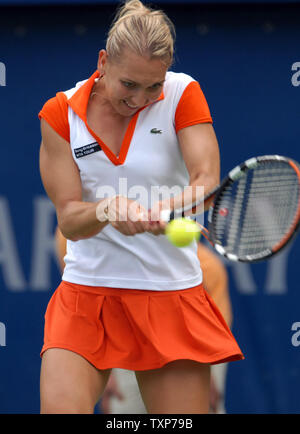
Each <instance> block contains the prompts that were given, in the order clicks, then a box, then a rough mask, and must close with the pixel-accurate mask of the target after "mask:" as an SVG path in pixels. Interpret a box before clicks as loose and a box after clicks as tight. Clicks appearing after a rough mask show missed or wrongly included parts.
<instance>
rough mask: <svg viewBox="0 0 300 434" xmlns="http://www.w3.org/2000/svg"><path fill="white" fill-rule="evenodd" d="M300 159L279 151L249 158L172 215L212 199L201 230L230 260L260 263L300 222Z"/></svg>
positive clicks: (284, 242)
mask: <svg viewBox="0 0 300 434" xmlns="http://www.w3.org/2000/svg"><path fill="white" fill-rule="evenodd" d="M299 167H300V166H299V164H298V163H297V162H296V161H294V160H291V159H290V158H286V157H282V156H279V155H266V156H261V157H255V158H250V159H249V160H247V161H245V162H244V163H242V164H240V165H238V166H236V167H235V168H234V169H232V170H231V171H230V172H229V174H228V175H227V176H226V177H225V178H224V179H223V181H222V183H221V184H220V186H218V187H217V188H215V189H214V190H213V191H211V192H210V193H209V194H207V195H206V196H205V197H204V198H203V199H202V200H201V201H198V202H194V203H192V204H191V205H190V206H188V207H185V208H181V209H176V210H173V211H172V212H171V213H170V214H169V218H168V220H169V221H171V220H173V219H175V218H180V217H184V216H185V215H190V214H191V212H192V216H191V217H192V218H194V217H195V216H196V215H195V214H194V213H197V207H198V208H199V205H200V204H202V208H203V204H204V205H205V203H206V202H208V201H209V200H211V199H212V198H213V203H212V205H211V206H210V208H209V213H208V222H209V226H208V228H209V229H206V228H205V227H203V226H202V225H200V226H201V228H200V230H201V232H202V234H203V236H204V237H205V238H207V239H208V241H209V242H210V243H211V244H212V246H213V247H214V248H215V249H216V250H217V252H218V253H219V254H221V255H223V256H225V257H226V258H228V259H230V260H232V261H241V262H258V261H261V260H265V259H267V258H270V257H271V256H273V255H275V254H276V253H278V252H279V251H280V250H281V249H282V248H283V247H284V246H286V245H287V244H288V242H289V241H291V239H292V238H293V236H294V235H295V234H296V231H297V229H298V227H299V221H300V170H299Z"/></svg>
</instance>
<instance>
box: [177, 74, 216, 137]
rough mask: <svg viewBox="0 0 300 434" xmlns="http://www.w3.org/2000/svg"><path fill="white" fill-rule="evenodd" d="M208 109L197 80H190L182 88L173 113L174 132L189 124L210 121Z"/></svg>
mask: <svg viewBox="0 0 300 434" xmlns="http://www.w3.org/2000/svg"><path fill="white" fill-rule="evenodd" d="M212 122H213V121H212V117H211V114H210V110H209V107H208V104H207V101H206V99H205V96H204V94H203V92H202V90H201V87H200V85H199V83H198V82H197V81H192V82H191V83H190V84H189V85H188V86H187V87H186V88H185V90H184V92H183V94H182V95H181V98H180V100H179V103H178V105H177V108H176V113H175V130H176V133H177V132H178V131H179V130H181V129H182V128H186V127H189V126H191V125H196V124H202V123H212Z"/></svg>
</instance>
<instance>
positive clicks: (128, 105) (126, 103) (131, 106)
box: [123, 99, 139, 110]
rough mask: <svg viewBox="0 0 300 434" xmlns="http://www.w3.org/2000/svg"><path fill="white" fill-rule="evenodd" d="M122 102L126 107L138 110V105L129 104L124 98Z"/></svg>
mask: <svg viewBox="0 0 300 434" xmlns="http://www.w3.org/2000/svg"><path fill="white" fill-rule="evenodd" d="M123 103H124V104H125V105H126V107H128V108H130V110H138V109H139V107H138V106H133V105H130V104H129V103H128V102H127V101H126V100H125V99H123Z"/></svg>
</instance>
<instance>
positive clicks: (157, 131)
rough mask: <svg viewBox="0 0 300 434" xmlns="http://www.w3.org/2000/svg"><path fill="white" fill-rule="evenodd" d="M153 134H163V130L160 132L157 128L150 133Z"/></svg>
mask: <svg viewBox="0 0 300 434" xmlns="http://www.w3.org/2000/svg"><path fill="white" fill-rule="evenodd" d="M150 133H151V134H161V133H162V130H158V129H157V128H152V130H151V131H150Z"/></svg>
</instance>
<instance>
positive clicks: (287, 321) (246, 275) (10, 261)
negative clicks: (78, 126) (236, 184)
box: [0, 1, 300, 413]
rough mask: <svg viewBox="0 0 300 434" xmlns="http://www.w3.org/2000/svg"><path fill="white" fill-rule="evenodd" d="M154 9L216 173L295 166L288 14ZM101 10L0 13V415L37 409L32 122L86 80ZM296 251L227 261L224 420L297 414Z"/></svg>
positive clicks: (262, 9) (264, 8) (43, 209)
mask: <svg viewBox="0 0 300 434" xmlns="http://www.w3.org/2000/svg"><path fill="white" fill-rule="evenodd" d="M0 3H2V4H3V3H7V2H0ZM12 3H13V2H10V4H12ZM18 3H25V1H24V2H18ZM26 3H28V2H26ZM31 3H34V2H31ZM35 3H39V4H42V3H46V2H41V1H40V2H35ZM47 3H50V2H47ZM52 3H55V2H52ZM69 3H70V2H69ZM74 3H76V2H74ZM93 3H96V2H93ZM98 3H100V2H98ZM155 3H156V4H158V3H161V2H158V1H157V2H155ZM166 3H169V4H165V5H160V7H163V8H164V10H165V11H166V12H167V13H168V14H169V16H170V18H171V19H172V20H173V21H174V23H175V25H176V28H177V45H176V47H177V50H176V63H175V65H174V67H173V70H175V71H183V72H186V73H188V74H190V75H192V76H193V77H194V78H195V79H197V80H198V81H199V82H200V84H201V87H202V89H203V91H204V93H205V96H206V98H207V100H208V103H209V106H210V109H211V113H212V116H213V119H214V127H215V130H216V133H217V137H218V140H219V144H220V149H221V159H222V175H225V174H226V172H227V171H228V170H230V169H231V168H232V167H233V166H234V165H235V164H238V163H240V162H241V161H242V160H245V159H247V158H249V157H251V156H255V155H263V154H275V153H278V154H282V155H288V156H290V157H293V158H295V159H296V160H298V161H300V150H299V138H300V121H299V115H300V106H299V98H300V87H299V86H298V84H300V78H299V79H298V76H296V75H295V76H294V82H293V83H294V85H293V83H292V76H293V75H294V74H296V73H297V68H298V70H299V69H300V64H299V66H298V67H297V65H296V70H294V71H292V65H293V64H295V63H296V62H300V54H299V40H300V27H299V20H300V5H299V4H288V3H285V2H282V4H261V5H259V4H225V2H220V3H224V4H223V5H221V4H219V5H215V4H212V2H210V4H200V3H208V2H193V3H194V4H188V5H187V4H176V5H175V4H173V5H172V4H170V2H166ZM173 3H175V2H173ZM176 3H177V2H176ZM196 3H198V4H196ZM235 3H237V2H235ZM240 3H242V2H240ZM253 3H258V2H253ZM276 3H278V2H276ZM113 13H114V6H112V5H101V6H96V5H94V6H86V5H85V6H82V5H81V6H78V5H77V6H73V7H70V6H52V7H46V6H43V7H39V6H34V7H21V6H18V7H0V62H2V63H3V64H5V67H6V86H0V114H1V116H0V129H1V136H0V137H1V145H0V146H1V148H0V149H1V156H0V158H1V165H0V168H1V170H0V322H1V323H2V324H4V325H5V329H6V330H5V331H6V333H5V335H4V336H3V333H1V335H0V345H2V346H0V375H1V379H0V413H38V412H39V372H40V357H39V351H40V349H41V346H42V339H43V315H44V312H45V309H46V306H47V303H48V301H49V299H50V297H51V294H52V293H53V291H54V290H55V288H56V286H57V284H58V282H59V277H60V276H59V269H58V265H57V262H56V259H55V254H54V243H53V233H54V228H55V224H56V220H55V213H54V209H53V206H52V205H51V204H50V203H49V201H48V199H47V198H46V196H45V193H44V190H43V187H42V184H41V181H40V176H39V168H38V157H39V145H40V129H39V121H38V118H37V114H38V112H39V110H40V109H41V107H42V106H43V104H44V102H45V101H46V100H47V99H48V98H50V97H52V96H54V95H55V93H56V92H57V91H59V90H66V89H69V88H71V87H73V85H74V83H75V82H77V81H80V80H83V79H85V78H88V77H89V76H90V75H91V74H92V73H93V72H94V70H95V69H96V62H97V54H98V51H99V49H101V48H103V47H104V45H105V37H106V32H107V30H108V25H109V23H110V21H111V19H112V17H113ZM0 82H1V79H0ZM299 253H300V242H299V239H297V240H296V241H295V242H294V244H293V245H292V246H291V247H290V248H289V249H287V250H285V251H283V253H282V254H280V255H279V256H278V257H277V258H274V259H273V260H271V261H269V262H266V263H262V264H256V265H252V266H249V265H245V264H229V263H226V266H227V267H228V272H229V277H230V293H231V298H232V303H233V313H234V328H233V331H234V334H235V336H236V339H237V341H238V342H239V344H240V346H241V348H242V350H243V352H244V354H245V357H246V359H245V360H244V361H241V362H234V363H231V364H230V366H229V371H228V380H227V387H226V407H227V411H228V412H229V413H299V412H300V402H299V399H298V391H299V390H300V375H299V366H300V347H298V346H297V345H298V341H297V339H294V341H293V342H294V345H293V344H292V336H293V334H294V333H295V331H292V325H293V324H294V323H296V322H298V321H300V312H299V305H300V296H299V292H298V286H299V284H298V281H299V277H300V272H299ZM1 330H2V331H3V327H2V328H1ZM4 338H5V341H4ZM295 342H296V345H295ZM4 343H5V344H6V345H5V346H4ZM299 343H300V342H299Z"/></svg>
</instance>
